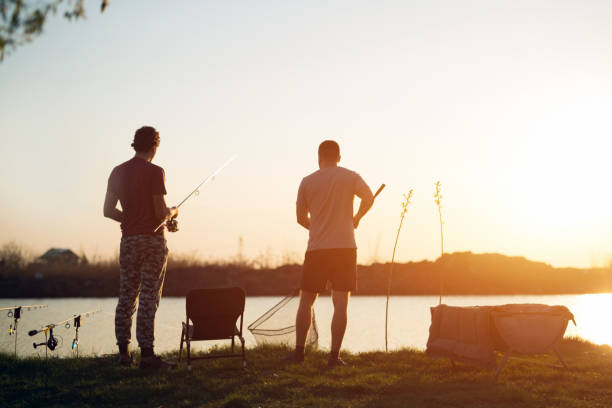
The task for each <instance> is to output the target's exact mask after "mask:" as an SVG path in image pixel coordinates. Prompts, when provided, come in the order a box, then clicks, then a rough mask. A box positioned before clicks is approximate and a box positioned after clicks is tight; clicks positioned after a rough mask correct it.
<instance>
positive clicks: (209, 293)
mask: <svg viewBox="0 0 612 408" xmlns="http://www.w3.org/2000/svg"><path fill="white" fill-rule="evenodd" d="M244 299H245V293H244V290H242V289H241V288H216V289H194V290H191V291H190V292H189V293H188V294H187V299H186V309H187V317H186V319H185V322H183V330H182V332H181V346H180V349H179V359H178V361H179V362H180V361H181V358H182V355H183V343H187V369H188V370H191V360H200V359H209V358H221V357H242V366H243V367H246V357H245V354H244V337H243V336H242V321H243V319H244ZM238 317H240V326H239V327H240V328H238V326H237V325H236V323H237V321H238ZM234 337H238V339H239V340H240V343H241V345H242V353H241V354H237V353H234ZM223 339H227V340H232V350H231V353H230V354H208V355H205V356H201V357H192V356H191V342H192V341H205V340H223Z"/></svg>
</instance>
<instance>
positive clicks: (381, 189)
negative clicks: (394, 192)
mask: <svg viewBox="0 0 612 408" xmlns="http://www.w3.org/2000/svg"><path fill="white" fill-rule="evenodd" d="M385 187H386V185H385V184H384V183H383V184H381V185H380V187H378V190H376V193H374V197H373V198H372V200H374V199H375V198H376V197H378V195H379V194H380V192H381V191H383V188H385Z"/></svg>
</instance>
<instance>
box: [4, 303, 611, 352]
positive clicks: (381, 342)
mask: <svg viewBox="0 0 612 408" xmlns="http://www.w3.org/2000/svg"><path fill="white" fill-rule="evenodd" d="M280 299H281V297H249V298H247V301H246V307H245V325H244V330H245V333H246V335H245V338H246V341H247V346H254V345H255V339H254V338H253V336H251V334H250V333H249V332H248V330H247V329H246V327H247V326H248V325H249V324H250V323H251V322H253V321H254V320H255V319H257V318H258V317H259V316H260V315H262V314H263V313H264V312H266V311H267V310H268V309H269V308H271V307H272V306H273V305H274V304H276V303H277V302H278V301H279V300H280ZM443 302H444V303H446V304H448V305H454V306H475V305H500V304H506V303H544V304H548V305H565V306H567V307H568V308H569V309H570V310H571V311H572V313H574V316H575V318H576V323H577V326H574V325H573V324H572V323H571V322H570V324H569V326H568V329H567V331H566V334H565V335H566V336H579V337H582V338H585V339H587V340H590V341H592V342H594V343H597V344H603V343H606V344H612V324H610V322H608V319H607V316H608V315H609V311H610V310H611V309H612V294H608V293H606V294H590V295H549V296H447V297H446V298H444V299H443ZM39 303H43V304H47V305H48V308H45V309H40V310H33V311H25V312H23V316H22V318H21V320H20V321H19V333H18V340H17V352H18V354H19V355H20V356H26V355H30V356H32V355H34V356H35V355H40V356H44V348H42V349H41V348H39V349H36V350H35V349H34V348H33V347H32V343H33V341H36V342H42V341H44V335H43V334H38V335H36V336H34V337H29V336H28V334H27V332H28V331H30V330H32V329H38V328H40V327H41V326H42V325H44V324H49V323H55V322H59V321H61V320H64V319H68V318H70V317H71V316H72V315H73V314H75V313H82V312H86V311H89V310H96V309H100V310H101V312H99V313H97V314H95V315H93V316H91V317H88V318H85V319H83V322H82V327H81V329H80V331H79V339H80V341H79V344H80V353H81V354H89V355H91V354H97V355H101V354H106V353H114V352H116V346H115V335H114V311H115V306H116V305H117V299H116V298H64V299H57V298H56V299H0V307H7V306H14V305H26V304H39ZM437 304H438V297H437V296H394V297H392V298H391V300H390V305H389V309H390V311H389V315H390V317H389V346H390V348H392V349H397V348H402V347H411V348H416V349H424V348H425V345H426V343H427V337H428V334H429V325H430V321H431V320H430V311H429V308H430V307H432V306H436V305H437ZM1 313H2V315H1V316H0V325H1V326H0V329H1V330H2V331H1V332H0V350H2V351H4V352H12V351H13V347H14V339H15V337H14V335H13V336H9V334H8V329H9V325H10V324H11V323H12V322H13V320H12V319H11V318H8V316H7V315H6V313H5V312H1ZM315 313H316V317H317V324H318V327H319V336H320V337H319V346H320V347H321V348H323V349H327V348H329V343H330V330H329V326H330V322H331V316H332V304H331V298H329V297H322V298H319V299H318V300H317V302H316V304H315ZM184 319H185V299H184V298H163V299H162V301H161V304H160V307H159V310H158V312H157V321H156V329H155V348H156V351H159V352H164V351H169V350H176V349H178V346H179V341H180V330H181V321H183V320H184ZM135 324H136V319H135V318H134V326H135ZM132 332H133V335H132V345H131V347H136V345H137V343H136V336H135V327H133V328H132ZM55 335H56V336H57V337H58V338H60V339H61V342H62V343H63V344H61V346H60V347H59V348H58V349H56V350H55V351H54V352H53V353H52V354H53V355H57V356H62V357H63V356H70V355H72V354H73V350H72V348H71V343H72V339H73V337H74V328H72V327H71V328H69V329H67V328H65V327H64V326H59V327H57V328H56V329H55ZM214 344H227V343H224V342H218V343H215V342H199V343H194V345H196V346H195V349H196V350H198V349H205V348H207V347H210V346H212V345H214ZM343 347H344V349H345V350H348V351H352V352H361V351H372V350H384V347H385V297H384V296H363V297H353V298H352V299H351V303H350V305H349V323H348V329H347V333H346V336H345V338H344V344H343Z"/></svg>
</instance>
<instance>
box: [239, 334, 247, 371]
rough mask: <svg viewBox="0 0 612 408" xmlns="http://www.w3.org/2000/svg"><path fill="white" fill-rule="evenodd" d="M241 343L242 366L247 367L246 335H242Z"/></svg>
mask: <svg viewBox="0 0 612 408" xmlns="http://www.w3.org/2000/svg"><path fill="white" fill-rule="evenodd" d="M240 343H241V346H242V368H246V366H247V362H246V355H245V353H244V337H240Z"/></svg>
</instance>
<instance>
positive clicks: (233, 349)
mask: <svg viewBox="0 0 612 408" xmlns="http://www.w3.org/2000/svg"><path fill="white" fill-rule="evenodd" d="M234 338H235V336H232V354H234Z"/></svg>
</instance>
